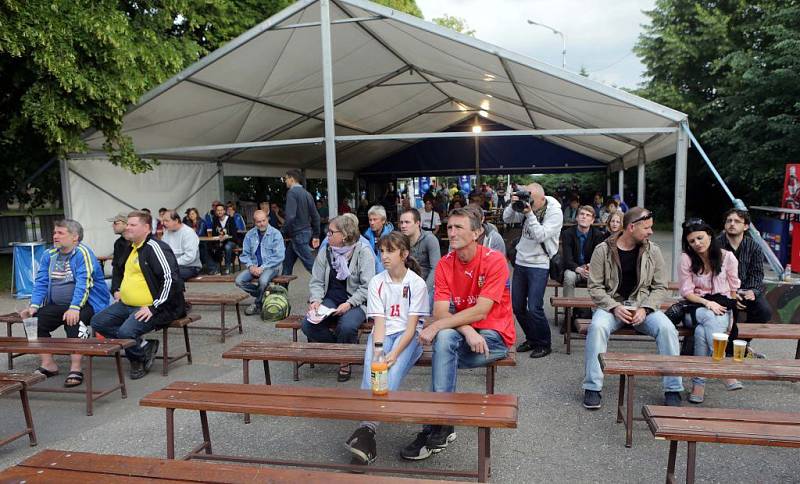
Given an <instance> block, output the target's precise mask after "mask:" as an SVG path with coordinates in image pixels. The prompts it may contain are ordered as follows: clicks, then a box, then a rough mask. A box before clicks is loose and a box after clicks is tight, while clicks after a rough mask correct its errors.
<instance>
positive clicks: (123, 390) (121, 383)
mask: <svg viewBox="0 0 800 484" xmlns="http://www.w3.org/2000/svg"><path fill="white" fill-rule="evenodd" d="M119 353H120V352H119V351H117V352H116V353H114V360H115V362H116V364H117V379H119V390H120V392H121V393H122V398H128V388H127V387H126V386H125V375H124V374H123V373H122V356H120V354H119Z"/></svg>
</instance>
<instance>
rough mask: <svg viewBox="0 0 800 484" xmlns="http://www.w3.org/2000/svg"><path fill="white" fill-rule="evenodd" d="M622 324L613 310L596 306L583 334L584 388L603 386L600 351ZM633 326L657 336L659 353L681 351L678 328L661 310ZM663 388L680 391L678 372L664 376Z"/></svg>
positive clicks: (590, 388) (597, 389) (605, 346)
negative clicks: (676, 374)
mask: <svg viewBox="0 0 800 484" xmlns="http://www.w3.org/2000/svg"><path fill="white" fill-rule="evenodd" d="M623 324H625V323H623V322H622V321H620V320H619V319H617V318H616V317H615V316H614V315H613V314H612V313H610V312H608V311H605V310H603V309H597V310H596V311H595V312H594V315H593V316H592V324H591V325H590V326H589V334H588V335H587V336H586V350H585V351H584V356H585V366H586V377H585V378H584V380H583V389H584V390H594V391H598V392H599V391H600V390H602V389H603V370H602V369H601V368H600V360H598V359H597V357H598V355H600V353H605V352H606V349H607V348H608V337H609V335H611V333H613V332H614V331H616V330H618V329H619V328H621V327H622V325H623ZM633 328H634V329H635V330H636V331H638V332H640V333H642V334H646V335H648V336H652V337H653V338H655V339H656V347H658V354H659V355H672V356H677V355H679V354H680V353H681V348H680V345H679V344H678V331H677V330H676V329H675V325H674V324H672V321H670V320H669V318H667V316H666V315H665V314H664V313H662V312H661V311H655V312H652V313H650V314H649V315H648V316H647V317H646V318H645V319H644V321H643V322H642V323H641V324H638V325H636V326H633ZM664 391H665V392H680V391H683V381H682V380H681V377H680V376H665V377H664Z"/></svg>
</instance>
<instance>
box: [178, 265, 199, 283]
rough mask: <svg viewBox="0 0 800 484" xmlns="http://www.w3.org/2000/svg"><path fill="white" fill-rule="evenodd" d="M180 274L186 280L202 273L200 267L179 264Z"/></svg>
mask: <svg viewBox="0 0 800 484" xmlns="http://www.w3.org/2000/svg"><path fill="white" fill-rule="evenodd" d="M178 274H179V275H180V276H181V279H183V280H184V282H185V281H188V280H189V279H191V278H193V277H196V276H197V275H198V274H200V267H190V266H178Z"/></svg>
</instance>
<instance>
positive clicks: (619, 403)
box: [617, 375, 625, 423]
mask: <svg viewBox="0 0 800 484" xmlns="http://www.w3.org/2000/svg"><path fill="white" fill-rule="evenodd" d="M617 394H618V396H617V423H620V422H622V409H623V407H624V405H625V375H620V376H619V391H618V392H617Z"/></svg>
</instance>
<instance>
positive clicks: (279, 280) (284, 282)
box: [186, 274, 297, 288]
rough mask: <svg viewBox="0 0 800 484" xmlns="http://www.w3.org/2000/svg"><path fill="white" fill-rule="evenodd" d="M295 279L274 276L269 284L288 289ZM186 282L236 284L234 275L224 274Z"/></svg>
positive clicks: (200, 277)
mask: <svg viewBox="0 0 800 484" xmlns="http://www.w3.org/2000/svg"><path fill="white" fill-rule="evenodd" d="M295 279H297V276H294V275H288V276H275V277H273V278H272V280H271V281H270V282H272V283H275V284H280V285H281V286H283V287H285V288H288V287H289V283H290V282H292V281H293V280H295ZM186 282H205V283H217V284H219V283H231V284H232V283H234V282H236V275H235V274H226V275H224V276H223V275H221V274H217V275H213V276H206V275H203V276H195V277H192V278H191V279H187V280H186Z"/></svg>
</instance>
